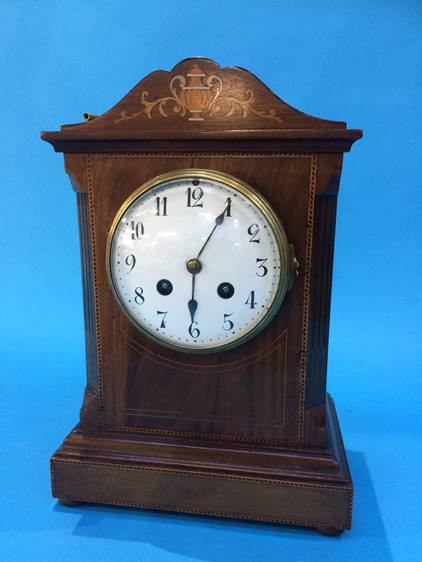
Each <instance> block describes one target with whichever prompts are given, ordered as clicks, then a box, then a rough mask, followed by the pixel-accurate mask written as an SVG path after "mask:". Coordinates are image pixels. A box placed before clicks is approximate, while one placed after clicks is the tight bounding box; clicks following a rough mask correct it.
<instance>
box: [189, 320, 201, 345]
mask: <svg viewBox="0 0 422 562" xmlns="http://www.w3.org/2000/svg"><path fill="white" fill-rule="evenodd" d="M195 324H198V322H196V320H195V321H194V322H192V323H191V324H190V325H189V334H190V335H191V336H192V337H193V339H194V340H196V338H198V337H199V335H200V333H201V332H200V331H199V328H195Z"/></svg>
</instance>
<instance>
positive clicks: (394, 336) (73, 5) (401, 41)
mask: <svg viewBox="0 0 422 562" xmlns="http://www.w3.org/2000/svg"><path fill="white" fill-rule="evenodd" d="M421 30H422V4H421V2H419V1H417V0H415V1H410V0H396V1H388V0H384V1H381V0H380V1H370V0H367V1H360V0H356V1H354V2H345V1H344V2H342V1H337V2H335V1H323V0H317V1H313V2H311V1H308V2H306V1H291V2H288V1H279V2H277V1H275V0H273V1H268V0H261V1H259V2H258V1H254V2H245V1H243V2H237V1H233V0H232V1H221V0H216V1H211V0H209V1H208V2H205V1H202V0H198V1H196V2H195V1H187V0H181V1H178V2H176V1H175V2H171V1H162V0H160V1H156V2H153V1H148V2H147V1H144V2H140V1H139V2H136V1H124V0H122V1H120V2H117V1H111V0H110V1H104V2H100V1H93V0H87V1H84V2H82V1H75V0H73V1H67V2H66V1H64V0H61V1H60V0H59V1H29V0H28V1H22V0H20V1H12V0H9V1H4V0H1V1H0V60H1V65H0V71H1V86H0V100H1V108H2V112H1V114H2V115H1V143H2V148H1V160H0V166H1V174H0V178H1V183H0V189H1V203H2V204H1V215H0V216H1V228H0V252H1V254H0V255H1V267H2V273H1V278H0V282H1V309H0V310H1V318H2V321H1V323H0V346H1V356H0V361H1V370H2V371H1V379H0V383H1V395H0V400H1V404H0V416H1V423H0V453H1V465H0V470H1V475H0V489H1V498H0V559H1V560H4V561H7V562H14V561H17V560H25V561H32V560H42V561H43V562H48V561H49V560H60V561H62V562H67V561H74V560H81V561H82V560H93V559H95V560H100V561H102V562H108V561H116V560H124V561H125V562H130V561H143V562H153V561H156V560H157V561H158V560H160V561H166V562H167V561H168V562H170V561H171V562H174V561H177V562H179V561H180V562H188V561H198V560H199V561H207V562H220V561H221V562H234V561H239V562H255V561H265V562H272V561H277V562H280V561H284V560H286V561H295V562H296V561H297V562H304V561H305V562H319V561H324V562H326V561H335V562H338V561H341V562H342V561H345V562H346V561H353V562H356V561H365V560H371V561H382V562H385V561H387V562H388V561H391V560H395V561H413V560H415V561H416V560H420V559H421V549H422V524H421V520H422V512H421V499H422V498H421V488H420V471H421V461H422V454H421V453H422V446H421V436H420V432H421V429H422V423H421V421H422V415H421V405H420V402H421V398H420V397H421V390H422V384H421V378H422V368H421V367H422V365H421V340H422V337H421V336H422V334H421V309H422V306H421V292H422V283H421V281H422V274H421V270H422V268H421V244H420V242H421V233H422V230H421V223H422V220H421V211H422V205H421V203H422V201H421V199H422V196H421V193H422V191H421V190H422V185H421V173H420V160H421V155H422V152H421V149H422V147H421V106H422V79H421V70H422V39H421ZM192 55H202V56H207V57H210V58H213V59H215V60H216V61H217V62H218V63H219V64H221V65H223V66H225V65H237V66H242V67H245V68H247V69H249V70H251V71H252V72H254V73H255V74H257V75H258V76H259V77H260V78H261V79H262V80H263V81H264V82H265V83H266V84H267V85H268V86H269V87H270V88H272V89H273V90H274V91H275V92H277V93H278V94H279V95H280V96H281V97H282V98H283V99H284V100H286V101H287V102H288V103H290V104H292V105H293V106H295V107H297V108H299V109H301V110H303V111H305V112H308V113H311V114H313V115H316V116H319V117H326V118H330V119H339V120H345V121H347V123H348V125H349V126H350V127H356V128H363V129H364V133H365V136H364V139H363V140H361V141H359V142H358V143H357V144H356V145H355V147H354V148H353V149H352V152H351V153H350V154H346V155H345V161H344V169H343V176H342V184H341V192H340V198H339V209H338V221H337V240H336V251H335V271H334V286H333V303H332V319H331V340H330V358H329V383H328V386H329V390H330V391H331V392H332V393H333V395H334V397H335V400H336V404H337V408H338V412H339V416H340V420H341V423H342V429H343V435H344V439H345V442H346V447H347V449H348V453H349V459H350V464H351V469H352V472H353V476H354V480H355V485H356V501H355V510H354V526H353V530H352V531H351V532H349V533H345V534H344V535H343V537H341V538H339V539H330V538H324V537H322V536H319V535H317V534H316V533H315V534H314V533H312V532H309V531H303V530H297V529H295V530H293V529H285V528H279V527H277V526H271V525H267V526H265V525H259V524H252V523H242V522H224V521H220V520H215V519H209V518H201V517H189V516H182V515H170V514H159V513H152V512H138V511H135V510H133V511H130V510H125V509H112V508H107V507H81V508H75V509H65V508H63V507H61V506H59V505H58V504H57V503H56V502H55V501H54V500H53V499H52V498H51V497H50V483H49V469H48V458H49V455H50V454H51V453H52V452H53V451H54V449H55V448H56V446H58V445H59V443H60V442H61V440H62V438H63V437H64V435H65V434H66V433H67V432H68V431H69V430H70V429H71V427H72V425H73V424H74V423H75V422H76V421H77V413H78V408H79V406H80V403H81V399H82V390H83V387H84V376H85V373H84V339H83V315H82V295H81V285H80V264H79V246H78V238H77V221H76V210H75V201H74V194H73V192H72V189H71V187H70V184H69V182H68V181H67V179H66V177H65V175H64V172H63V159H62V156H61V155H57V154H54V153H53V151H52V149H51V147H50V146H49V145H47V144H45V143H42V142H41V141H40V140H39V132H40V130H42V129H44V130H54V129H57V128H58V127H59V125H60V124H62V123H72V122H77V121H80V120H81V115H82V113H83V112H84V111H90V112H92V113H102V112H104V111H105V110H107V109H108V108H110V107H111V106H112V105H113V104H114V103H116V102H117V101H118V100H119V99H120V98H121V97H122V96H123V95H124V94H125V93H126V92H127V91H128V90H129V89H130V88H131V87H132V86H133V85H134V84H135V83H136V82H137V81H138V80H139V79H140V78H142V77H143V76H144V75H145V74H147V73H148V72H150V71H152V70H155V69H157V68H163V69H170V68H171V67H172V66H173V65H174V64H175V63H177V62H178V61H179V60H181V59H183V58H185V57H187V56H192Z"/></svg>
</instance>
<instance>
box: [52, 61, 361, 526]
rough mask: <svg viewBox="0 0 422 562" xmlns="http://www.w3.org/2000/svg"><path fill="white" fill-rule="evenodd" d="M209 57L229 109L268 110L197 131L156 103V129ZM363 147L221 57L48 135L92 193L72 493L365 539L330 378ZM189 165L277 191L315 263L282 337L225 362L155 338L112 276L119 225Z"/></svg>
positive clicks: (63, 456)
mask: <svg viewBox="0 0 422 562" xmlns="http://www.w3.org/2000/svg"><path fill="white" fill-rule="evenodd" d="M198 61H199V63H200V65H201V68H202V69H203V70H204V75H207V76H208V78H209V76H210V75H212V74H211V73H215V74H216V75H217V74H218V76H219V77H220V79H221V83H222V84H223V85H226V86H227V90H228V93H227V95H226V98H227V96H228V95H229V94H230V95H231V94H233V95H232V97H236V96H237V99H239V97H240V94H239V91H240V86H239V84H240V83H241V81H242V80H243V83H244V84H246V85H248V86H249V91H252V92H254V98H253V101H254V105H253V106H252V109H255V112H254V111H251V106H249V113H248V112H247V111H246V114H245V112H244V111H243V110H242V109H241V110H240V112H239V111H238V110H237V109H234V110H233V112H232V114H230V110H228V111H226V110H225V107H226V106H224V104H223V101H221V106H220V109H219V111H218V112H216V113H215V114H214V115H212V114H211V110H210V108H209V107H208V114H206V112H205V110H201V111H202V114H201V115H202V116H203V119H202V121H199V122H198V121H195V120H192V122H188V121H189V119H190V117H189V118H188V119H185V124H184V126H181V125H180V122H179V121H178V119H179V118H180V115H178V114H177V112H174V115H170V113H169V112H168V113H166V110H167V109H168V107H167V106H166V105H164V106H163V107H164V109H163V107H162V108H161V109H162V111H161V110H160V107H159V105H160V104H158V106H154V107H155V108H157V107H158V112H159V114H160V115H161V116H162V117H163V118H161V117H158V118H156V119H155V120H154V119H152V118H151V115H153V111H154V107H152V108H151V112H150V116H148V115H146V112H145V111H144V112H139V111H138V113H136V111H134V106H133V107H132V105H133V104H135V101H134V100H135V99H139V97H140V98H141V99H142V95H143V92H145V91H146V90H144V88H145V87H146V85H148V87H149V91H153V88H155V93H154V95H155V98H156V99H157V100H158V101H159V100H160V99H161V98H160V97H159V96H160V95H161V94H164V92H165V88H168V83H169V79H170V78H171V80H173V78H175V77H178V76H180V75H181V74H183V73H185V75H186V76H189V70H190V71H191V72H190V73H191V74H192V73H193V74H194V71H193V70H192V68H194V67H195V65H196V67H198ZM207 73H208V74H207ZM195 79H196V78H195ZM207 80H208V79H207ZM207 83H208V82H207ZM234 86H236V88H237V89H236V88H235V87H234ZM160 88H162V91H160ZM230 88H232V89H231V90H230ZM216 91H218V90H216ZM245 91H247V90H244V92H245ZM223 93H224V87H223ZM135 94H136V95H135ZM179 95H181V93H180V91H179ZM219 95H220V94H219ZM180 99H182V98H180ZM183 99H185V98H183ZM185 102H186V99H185ZM166 103H167V102H166ZM186 103H187V102H186ZM131 104H132V105H131ZM210 107H211V106H210ZM236 107H237V106H236ZM185 109H186V108H185ZM214 109H215V107H214ZM243 109H244V107H243ZM197 111H198V110H197ZM225 111H226V113H225V118H224V119H221V117H224V115H222V114H224V112H225ZM163 113H164V114H165V115H166V116H167V117H169V119H167V117H166V116H163ZM217 114H218V115H217ZM187 115H188V116H189V115H190V116H192V115H195V116H198V113H194V114H192V112H190V113H187ZM122 117H127V119H123V120H121V118H122ZM245 117H246V118H245ZM277 119H279V121H277V123H280V124H279V125H277V126H276V127H275V126H274V125H275V124H276V123H275V121H276V120H277ZM149 120H151V121H153V122H154V123H153V127H152V125H151V123H150V122H149ZM204 121H205V124H204ZM258 121H259V123H260V125H259V127H257V126H256V123H257V122H258ZM163 123H164V124H165V127H163ZM205 125H206V127H205ZM146 127H148V128H146ZM151 127H152V128H151ZM289 127H290V128H289ZM360 136H361V132H360V131H354V130H347V129H345V125H344V124H343V123H339V122H331V121H323V120H318V119H315V118H313V117H310V116H306V115H304V114H302V113H300V112H298V111H297V110H294V109H293V108H291V107H290V106H288V105H287V104H284V102H282V101H281V100H279V99H278V98H277V97H276V96H274V94H272V93H271V92H270V91H269V90H268V89H266V88H265V86H263V84H262V83H260V82H259V81H258V80H257V79H256V78H255V77H253V75H250V74H249V73H247V72H246V71H243V70H240V69H233V68H230V69H220V67H218V66H217V65H215V63H212V62H211V61H208V60H206V59H188V60H186V61H183V62H182V63H180V64H179V65H177V66H176V67H175V69H173V71H172V72H171V73H163V72H162V71H160V72H158V73H153V74H152V75H150V76H149V77H147V78H146V79H145V80H144V81H142V82H141V83H140V84H138V86H137V87H136V88H135V89H134V90H132V92H131V93H129V94H128V96H126V98H124V99H123V100H122V101H121V102H119V104H117V105H116V106H115V107H114V108H113V109H112V110H110V111H109V112H107V113H106V114H104V116H101V117H100V118H98V119H94V120H93V121H91V122H88V123H86V124H83V125H75V126H65V127H63V128H62V131H60V132H58V133H44V134H43V138H44V139H45V140H48V141H49V142H51V143H52V144H53V146H54V147H55V149H56V150H59V151H63V152H64V153H65V163H66V170H67V172H68V173H69V175H70V177H71V180H72V183H73V186H74V188H75V190H76V192H77V201H78V211H79V223H80V238H81V254H82V269H83V282H84V302H85V332H86V348H87V387H86V391H85V397H84V401H83V405H82V408H81V415H80V423H79V424H78V426H77V427H76V428H75V429H74V430H73V431H72V433H71V434H70V435H69V436H68V437H67V438H66V439H65V441H64V443H63V445H62V446H61V447H60V448H59V449H58V451H57V452H56V453H55V455H54V456H53V458H52V482H53V494H54V495H55V496H56V497H59V498H61V500H63V501H68V502H69V501H70V502H74V501H94V502H100V503H111V504H117V505H134V506H139V507H152V508H154V507H155V508H157V509H169V510H174V511H187V512H195V513H196V512H198V513H209V514H215V515H222V516H229V517H239V518H249V519H257V520H268V521H278V522H285V523H293V524H303V525H308V526H312V527H317V528H320V529H326V530H327V529H331V530H333V529H337V530H341V529H345V528H348V527H350V520H351V497H352V483H351V478H350V474H349V471H348V467H347V460H346V457H345V453H344V447H343V444H342V439H341V435H340V430H339V427H338V423H337V420H336V415H335V409H334V405H333V402H332V400H331V399H330V398H329V397H327V395H326V366H327V346H328V324H329V308H330V293H331V272H332V256H333V243H334V226H335V211H336V200H337V193H338V183H339V177H340V172H341V164H342V153H343V151H344V150H348V149H349V148H350V146H351V144H352V142H353V141H354V140H356V138H359V137H360ZM189 167H196V168H201V167H202V168H206V169H211V170H216V171H221V172H226V173H229V174H232V175H234V176H236V177H238V178H239V179H241V180H243V181H246V182H248V183H250V184H251V185H252V186H254V187H255V188H256V189H257V190H258V191H259V192H261V193H262V194H263V195H264V196H265V197H266V198H267V199H268V200H269V202H270V203H271V205H272V206H273V208H274V209H275V210H276V212H277V213H278V214H279V216H280V218H281V220H282V222H283V224H284V227H285V229H286V233H287V237H288V240H289V242H290V243H291V244H293V245H294V249H295V255H296V257H297V259H298V261H299V263H300V268H299V276H298V278H297V280H296V282H295V284H294V286H293V288H292V290H291V292H289V293H288V294H287V297H286V299H285V301H284V303H283V304H282V306H281V308H280V310H279V312H278V313H277V315H276V317H275V318H274V320H273V321H272V322H271V323H270V325H269V326H267V327H266V328H265V330H264V331H263V332H262V333H260V334H259V335H258V336H257V337H256V338H254V339H253V340H251V341H250V342H248V343H247V344H245V345H244V346H241V347H239V348H236V349H233V350H231V351H227V352H224V353H221V354H216V355H212V354H211V355H203V356H195V355H192V354H187V353H181V352H176V351H173V350H170V349H167V348H164V347H162V346H160V345H159V344H157V343H154V342H153V341H151V340H149V339H148V338H146V337H145V336H143V335H142V334H141V333H140V332H139V331H137V330H136V328H135V327H134V326H133V325H132V324H131V323H130V322H128V320H127V319H126V317H125V316H124V314H123V313H122V311H121V309H120V308H119V307H118V305H117V303H116V302H115V301H114V299H113V296H112V294H111V291H110V288H109V286H108V282H107V276H106V271H105V246H106V239H107V235H108V229H109V228H110V226H111V222H112V220H113V218H114V215H115V214H116V212H117V210H118V209H119V207H120V205H121V204H122V203H123V201H124V200H125V199H126V198H127V196H128V195H130V194H131V193H132V192H133V191H134V190H135V189H136V188H137V187H139V185H141V184H142V183H143V182H144V181H146V180H148V179H151V178H152V177H154V176H156V175H158V174H162V173H166V172H169V171H173V170H176V169H183V168H189ZM208 481H209V482H210V486H211V488H212V489H213V490H214V491H215V492H214V493H211V491H206V488H207V486H208V484H206V482H208ZM111 483H112V484H113V485H111ZM211 488H210V490H211ZM269 490H271V492H268V493H269V495H270V497H271V498H272V499H270V497H269V496H268V495H267V491H269ZM239 492H242V496H243V495H244V497H245V500H244V502H243V501H242V502H240V503H239V498H238V494H239ZM260 498H261V499H262V498H264V499H262V505H261V503H260V502H261V499H260ZM240 504H242V505H240ZM314 506H317V508H315V507H314Z"/></svg>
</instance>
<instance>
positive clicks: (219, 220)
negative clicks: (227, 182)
mask: <svg viewBox="0 0 422 562" xmlns="http://www.w3.org/2000/svg"><path fill="white" fill-rule="evenodd" d="M229 206H230V199H229V200H228V202H227V205H226V206H225V207H224V211H223V212H222V213H220V214H219V215H218V217H215V225H214V228H213V229H212V230H211V232H210V233H209V235H208V238H207V239H206V240H205V242H204V244H203V245H202V248H201V249H200V250H199V253H198V255H197V256H196V259H198V258H199V256H200V255H201V254H202V252H203V251H204V249H205V246H206V245H207V244H208V242H209V241H210V239H211V236H212V235H213V234H214V231H215V229H216V228H217V226H220V224H223V222H224V219H225V217H226V213H227V210H228V208H229Z"/></svg>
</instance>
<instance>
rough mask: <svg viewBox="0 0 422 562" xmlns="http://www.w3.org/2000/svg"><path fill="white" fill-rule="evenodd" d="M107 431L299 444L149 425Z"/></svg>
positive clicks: (288, 440) (281, 440)
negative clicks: (158, 427)
mask: <svg viewBox="0 0 422 562" xmlns="http://www.w3.org/2000/svg"><path fill="white" fill-rule="evenodd" d="M103 429H104V430H106V431H117V432H119V433H128V432H129V433H141V434H143V435H164V436H166V437H188V438H196V437H200V438H201V439H210V440H211V441H230V442H235V443H257V444H259V443H261V444H263V445H286V446H288V445H297V441H294V440H292V439H263V438H261V437H240V436H239V435H229V434H226V433H203V432H201V433H199V432H193V431H177V430H174V431H171V430H167V429H157V428H148V427H126V426H123V427H122V426H115V425H108V426H107V425H106V426H104V428H103Z"/></svg>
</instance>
